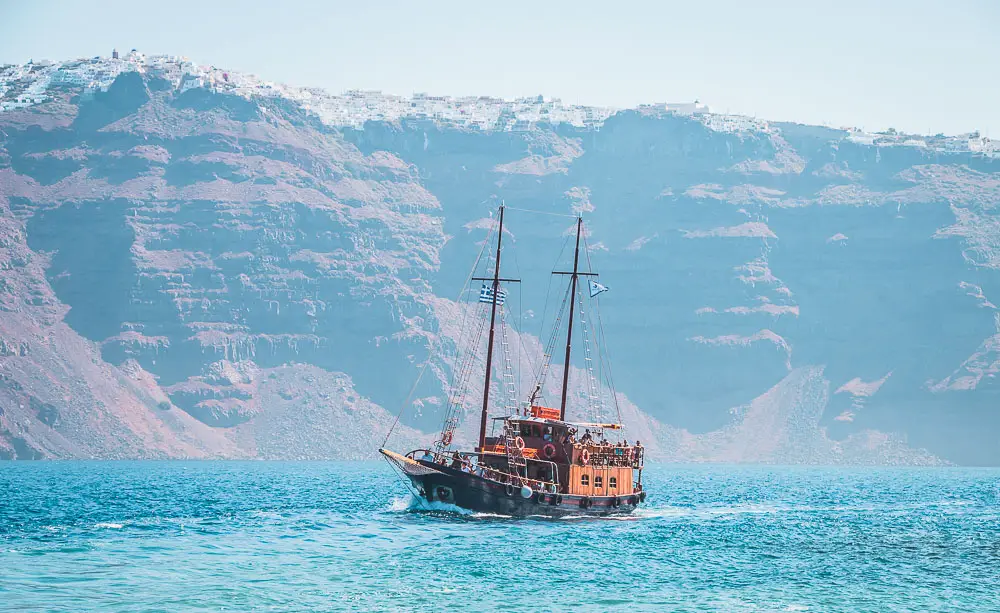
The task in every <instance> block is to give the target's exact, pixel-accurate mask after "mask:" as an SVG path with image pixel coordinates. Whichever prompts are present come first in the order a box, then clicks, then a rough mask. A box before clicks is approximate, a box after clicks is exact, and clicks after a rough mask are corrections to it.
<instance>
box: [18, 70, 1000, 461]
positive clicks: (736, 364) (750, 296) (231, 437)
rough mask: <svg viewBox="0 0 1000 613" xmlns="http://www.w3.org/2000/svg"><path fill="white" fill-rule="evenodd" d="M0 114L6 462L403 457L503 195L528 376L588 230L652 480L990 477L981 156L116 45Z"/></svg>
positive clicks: (990, 235) (428, 403)
mask: <svg viewBox="0 0 1000 613" xmlns="http://www.w3.org/2000/svg"><path fill="white" fill-rule="evenodd" d="M0 96H2V98H0V101H2V105H0V308H2V311H0V457H13V458H43V457H44V458H60V457H112V458H118V457H260V458H329V457H335V458H363V457H371V456H372V452H373V451H374V449H376V448H377V447H378V446H379V445H380V444H381V443H382V439H383V437H384V436H385V433H386V432H387V431H388V429H389V426H390V425H391V424H392V422H393V420H394V418H395V413H396V411H398V410H399V408H400V407H401V406H402V404H403V403H404V401H406V400H407V398H408V397H409V398H410V403H411V406H410V407H408V408H409V409H410V410H408V411H405V412H404V418H403V422H402V424H401V425H400V426H398V427H397V429H396V431H395V433H394V439H393V444H394V446H395V447H399V448H408V447H410V446H415V445H420V444H426V443H427V441H428V440H429V438H430V437H431V435H429V434H427V433H428V432H432V431H433V430H434V428H435V427H437V426H438V425H439V422H440V419H441V410H440V409H441V407H442V405H443V404H444V403H445V391H444V388H445V385H444V383H443V382H444V381H446V380H447V379H448V377H449V370H450V369H451V368H452V367H453V365H454V360H450V359H448V358H443V359H435V361H434V362H433V367H432V368H430V369H429V370H430V374H429V375H427V376H425V377H424V378H423V379H422V380H421V383H420V385H419V386H418V387H417V389H416V390H415V393H414V394H413V395H412V396H410V394H409V393H410V387H411V385H412V383H413V381H414V379H415V377H416V375H417V372H418V371H419V369H420V367H421V365H422V364H423V363H424V362H425V361H426V360H427V359H428V356H429V355H431V353H432V352H431V351H430V350H429V348H430V347H432V346H445V345H449V344H450V345H452V346H453V345H454V344H455V343H456V342H457V341H458V339H457V336H458V334H457V328H458V326H457V325H456V323H457V322H456V320H457V319H458V317H459V313H460V308H459V306H458V305H457V304H456V303H455V302H454V298H455V297H456V296H455V294H456V292H457V290H458V289H459V288H460V287H461V286H462V284H463V281H464V279H465V278H466V276H467V274H468V272H469V270H468V269H469V265H470V262H471V261H472V260H473V259H474V257H475V255H476V253H477V252H478V250H479V249H480V247H481V243H482V241H483V239H484V238H485V236H486V231H485V230H484V228H485V227H488V226H489V223H490V220H489V216H490V213H491V211H492V210H493V208H494V207H495V205H496V202H497V200H498V199H500V198H502V199H504V200H505V201H506V202H507V204H508V205H509V206H510V215H509V219H510V222H509V230H510V237H509V240H508V244H509V245H510V247H509V253H510V256H511V257H507V258H506V261H507V262H508V263H509V264H510V265H511V266H512V269H511V272H512V273H516V274H517V275H519V276H520V278H521V279H522V283H521V284H520V285H521V289H516V288H515V289H513V290H512V291H513V294H512V295H513V298H512V300H511V306H514V303H515V302H516V303H517V304H516V306H517V315H518V317H520V324H521V325H520V326H519V328H520V330H521V332H522V334H521V335H520V337H521V340H522V341H523V342H522V343H520V344H521V345H522V346H523V347H524V353H523V357H522V362H523V363H524V364H525V365H526V364H527V363H529V362H533V361H535V362H536V361H537V359H538V358H537V356H538V353H539V351H540V344H539V343H538V338H537V337H538V336H539V334H540V333H541V330H540V329H539V328H540V326H539V325H538V324H539V323H540V321H541V319H542V317H541V315H542V313H543V312H546V311H547V310H551V308H552V306H551V304H547V301H548V300H549V299H550V298H551V295H552V291H551V286H550V285H549V283H550V279H549V277H550V275H549V273H550V271H551V270H552V265H553V263H554V262H556V261H557V260H559V259H560V255H561V259H562V261H563V263H564V265H565V260H566V251H565V250H564V251H562V252H560V248H564V249H565V248H566V236H567V234H566V233H567V230H569V229H570V228H571V226H572V224H573V220H572V219H571V218H570V217H568V215H571V214H573V213H577V212H582V213H583V214H584V216H585V219H586V221H587V224H588V228H589V235H588V237H587V256H588V260H589V261H590V262H592V263H593V265H594V266H595V267H596V268H598V269H599V271H600V273H601V279H602V283H604V284H605V285H608V286H609V287H611V288H612V291H610V292H609V293H607V294H604V295H602V297H601V300H602V309H603V316H604V324H605V328H606V332H607V335H608V337H607V340H608V349H609V352H610V354H611V356H612V357H613V359H614V366H615V369H614V374H615V379H616V383H617V392H618V401H619V402H618V405H619V406H620V408H621V411H622V413H623V418H624V419H625V420H626V422H628V423H629V424H630V425H631V427H632V428H634V431H635V433H636V435H638V436H639V437H640V438H641V439H643V442H644V444H647V446H649V447H650V451H651V453H652V454H653V455H656V456H658V457H661V458H665V459H669V460H677V461H684V460H697V461H727V462H729V461H731V462H744V461H746V462H772V463H823V464H841V463H860V464H907V463H920V464H934V463H941V462H955V463H968V464H997V463H1000V445H998V444H997V443H998V442H1000V440H998V439H1000V411H998V410H997V408H996V404H995V402H994V398H995V392H996V389H997V387H996V382H995V378H994V377H995V374H996V372H997V371H998V370H1000V355H998V351H1000V349H998V346H1000V340H998V339H1000V313H998V307H997V306H996V304H1000V303H995V302H994V301H996V300H1000V283H998V273H997V270H996V269H997V268H998V267H1000V250H998V246H1000V220H998V219H997V216H996V211H995V205H996V204H997V202H998V201H1000V159H998V158H997V157H996V156H995V154H994V152H993V149H992V146H993V143H991V142H990V141H987V140H985V139H980V138H978V136H977V135H974V136H972V137H967V138H964V139H944V138H940V137H939V138H936V139H935V138H927V137H919V138H918V137H904V136H903V135H896V134H883V135H863V134H860V133H857V132H852V131H841V130H832V129H827V128H821V127H813V126H802V125H793V124H776V123H767V122H763V121H758V120H751V119H748V118H739V117H728V116H719V115H711V114H703V115H694V116H683V115H678V114H677V113H674V112H670V111H668V110H666V109H665V108H663V107H662V106H660V107H645V108H640V109H634V110H628V111H620V112H611V111H605V110H601V109H587V108H583V107H568V106H564V105H560V104H558V103H553V102H547V101H542V100H526V101H519V102H518V103H512V102H503V101H496V100H492V99H465V100H460V101H455V100H447V99H434V98H429V97H417V98H413V99H403V98H394V97H388V96H381V95H375V94H361V93H354V94H351V95H347V96H343V97H337V96H329V95H327V94H324V93H322V92H316V91H312V90H298V89H293V88H286V87H282V86H276V85H273V84H268V83H264V82H261V81H258V80H255V79H253V78H252V77H247V76H244V75H237V74H235V73H229V72H223V71H221V70H218V69H207V68H199V67H197V66H194V65H193V64H191V63H190V62H186V61H184V60H174V59H171V58H146V57H145V56H141V55H138V54H131V55H130V56H129V57H128V58H125V59H122V60H118V59H114V60H113V59H110V58H104V59H100V58H96V59H94V60H87V61H78V62H66V63H62V64H40V65H28V66H17V67H5V68H0ZM518 209H523V210H518ZM529 211H542V212H544V213H548V214H539V213H537V212H529ZM552 213H555V214H558V215H553V214H552ZM505 253H507V252H506V251H505ZM574 366H576V367H579V366H582V363H576V364H574ZM524 368H525V370H530V369H528V367H527V366H525V367H524ZM556 370H558V369H556ZM581 373H582V371H579V370H577V369H576V368H574V371H573V373H572V374H573V376H572V377H571V381H572V382H573V385H572V386H571V387H572V392H573V396H574V398H576V397H579V396H580V395H582V394H583V393H584V387H583V386H584V384H583V380H584V377H582V376H581ZM555 376H556V377H558V372H555ZM606 392H607V390H606ZM476 400H477V399H476V398H475V394H472V395H471V396H470V398H469V408H468V411H469V414H470V415H472V414H474V413H475V405H476ZM473 421H474V419H472V418H470V419H467V420H466V422H467V423H466V427H465V428H463V430H462V434H463V435H464V436H465V437H469V436H470V435H471V433H470V430H469V426H470V425H471V423H472V422H473Z"/></svg>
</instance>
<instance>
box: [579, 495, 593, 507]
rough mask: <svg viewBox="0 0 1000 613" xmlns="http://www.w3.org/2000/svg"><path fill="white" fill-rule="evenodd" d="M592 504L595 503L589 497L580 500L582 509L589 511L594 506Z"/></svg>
mask: <svg viewBox="0 0 1000 613" xmlns="http://www.w3.org/2000/svg"><path fill="white" fill-rule="evenodd" d="M592 504H593V502H591V500H590V497H589V496H584V497H583V498H581V499H580V508H581V509H589V508H590V505H592Z"/></svg>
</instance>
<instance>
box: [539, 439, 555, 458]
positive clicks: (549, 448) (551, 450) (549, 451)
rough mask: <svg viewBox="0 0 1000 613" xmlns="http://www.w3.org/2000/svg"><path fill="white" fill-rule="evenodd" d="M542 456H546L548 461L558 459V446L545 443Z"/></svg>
mask: <svg viewBox="0 0 1000 613" xmlns="http://www.w3.org/2000/svg"><path fill="white" fill-rule="evenodd" d="M542 455H543V456H545V459H546V460H551V459H552V458H554V457H556V446H555V445H553V444H552V443H545V446H544V447H542Z"/></svg>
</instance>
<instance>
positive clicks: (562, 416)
mask: <svg viewBox="0 0 1000 613" xmlns="http://www.w3.org/2000/svg"><path fill="white" fill-rule="evenodd" d="M582 229H583V217H577V218H576V252H575V253H574V254H573V272H572V275H571V280H570V290H569V326H568V329H567V331H566V361H565V362H564V363H563V364H564V366H563V385H562V403H561V404H560V405H559V420H560V421H566V392H567V391H568V390H569V356H570V350H571V348H572V346H573V305H574V304H575V303H576V280H577V278H578V277H579V276H580V272H579V266H580V232H581V230H582Z"/></svg>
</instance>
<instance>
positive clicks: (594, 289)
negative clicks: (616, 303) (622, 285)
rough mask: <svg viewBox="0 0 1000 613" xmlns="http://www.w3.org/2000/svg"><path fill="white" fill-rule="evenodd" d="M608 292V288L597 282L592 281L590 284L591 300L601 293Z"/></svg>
mask: <svg viewBox="0 0 1000 613" xmlns="http://www.w3.org/2000/svg"><path fill="white" fill-rule="evenodd" d="M606 291H608V288H607V287H605V286H603V285H601V284H600V283H598V282H597V281H591V282H590V297H591V298H593V297H594V296H596V295H598V294H600V293H601V292H606Z"/></svg>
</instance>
